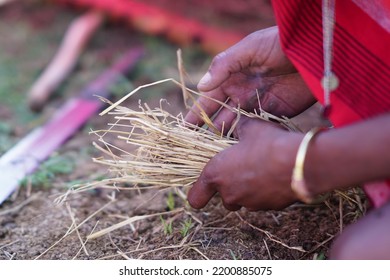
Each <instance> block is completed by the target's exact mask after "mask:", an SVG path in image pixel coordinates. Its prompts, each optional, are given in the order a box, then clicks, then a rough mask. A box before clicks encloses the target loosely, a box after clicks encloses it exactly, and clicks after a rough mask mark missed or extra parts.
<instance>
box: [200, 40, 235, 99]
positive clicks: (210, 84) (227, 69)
mask: <svg viewBox="0 0 390 280" xmlns="http://www.w3.org/2000/svg"><path fill="white" fill-rule="evenodd" d="M240 45H241V44H240V43H238V44H237V45H235V46H233V47H231V48H229V49H227V50H226V51H223V52H221V53H219V54H218V55H217V56H216V57H214V59H213V60H212V62H211V65H210V67H209V70H208V71H207V73H206V74H205V75H204V76H203V77H202V79H201V80H200V81H199V83H198V89H199V90H200V91H203V92H207V91H210V90H213V89H215V88H217V87H219V86H220V85H221V84H222V83H223V82H224V81H226V80H227V79H228V78H229V77H230V75H231V74H234V73H237V72H240V71H241V70H242V61H240V60H242V58H241V56H242V53H241V52H240V49H241V48H240Z"/></svg>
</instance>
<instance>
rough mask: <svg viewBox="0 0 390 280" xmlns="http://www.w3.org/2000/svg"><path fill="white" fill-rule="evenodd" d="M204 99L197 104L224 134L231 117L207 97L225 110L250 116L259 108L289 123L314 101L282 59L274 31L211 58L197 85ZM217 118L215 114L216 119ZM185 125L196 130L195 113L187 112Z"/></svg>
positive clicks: (256, 35) (197, 119) (198, 121)
mask: <svg viewBox="0 0 390 280" xmlns="http://www.w3.org/2000/svg"><path fill="white" fill-rule="evenodd" d="M198 89H199V91H200V92H201V93H203V94H204V95H205V96H202V97H200V98H199V99H198V103H199V104H200V106H201V107H202V109H204V110H205V112H206V114H207V115H208V116H209V117H212V116H213V115H215V116H214V120H213V122H214V125H215V126H216V128H217V129H221V128H222V123H224V128H225V131H226V130H227V129H229V128H230V126H231V123H232V122H233V120H234V118H235V114H234V113H233V112H231V111H230V110H228V109H226V108H224V109H222V110H219V109H220V105H219V104H218V103H216V102H214V101H212V100H210V99H209V98H207V97H211V98H213V99H216V100H218V101H221V102H225V101H226V100H227V99H228V98H229V101H228V105H230V106H231V107H238V106H240V108H242V109H244V110H246V111H248V112H249V111H253V109H255V108H259V102H260V104H261V107H262V109H264V110H265V111H267V112H269V113H272V114H274V115H277V116H281V115H284V116H286V117H292V116H294V115H297V114H299V113H301V112H302V111H304V110H305V109H307V108H308V107H310V106H311V105H312V104H313V103H314V102H315V99H314V97H313V96H312V95H311V93H310V91H309V89H308V88H307V87H306V85H305V83H304V82H303V80H302V78H301V77H300V75H299V74H298V73H297V71H296V69H295V68H294V66H293V65H292V64H291V62H290V61H289V60H288V59H287V57H286V56H285V55H284V53H283V51H282V49H281V47H280V44H279V34H278V29H277V27H271V28H268V29H264V30H261V31H257V32H254V33H252V34H250V35H249V36H247V37H246V38H244V39H243V40H241V41H240V42H239V43H237V44H236V45H234V46H233V47H231V48H229V49H228V50H226V51H224V52H222V53H220V54H219V55H217V56H216V57H215V58H214V59H213V61H212V63H211V65H210V68H209V70H208V72H207V73H206V74H205V76H204V77H203V78H202V79H201V81H200V82H199V84H198ZM216 113H217V114H216ZM185 119H186V121H188V122H190V123H192V124H197V125H202V124H203V122H202V119H201V117H200V114H199V108H197V106H195V105H194V106H193V107H192V108H191V110H190V112H189V113H188V114H187V116H186V118H185Z"/></svg>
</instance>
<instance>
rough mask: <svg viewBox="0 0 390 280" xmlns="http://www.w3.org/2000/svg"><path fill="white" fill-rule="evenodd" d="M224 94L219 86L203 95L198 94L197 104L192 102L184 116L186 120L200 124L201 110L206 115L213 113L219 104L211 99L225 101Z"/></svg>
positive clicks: (202, 122)
mask: <svg viewBox="0 0 390 280" xmlns="http://www.w3.org/2000/svg"><path fill="white" fill-rule="evenodd" d="M226 98H227V97H226V95H225V94H224V93H223V91H222V89H221V88H218V89H215V90H213V91H210V92H208V93H205V96H200V97H199V98H198V100H197V101H196V102H197V104H194V105H193V106H192V107H191V109H190V111H189V112H188V113H187V115H186V116H185V117H184V120H185V121H186V122H189V123H191V124H195V125H198V126H202V125H203V124H204V121H203V119H202V115H201V113H200V112H201V111H202V110H203V111H204V112H205V114H206V115H207V116H208V117H211V116H212V115H214V114H215V113H216V112H217V111H218V110H219V108H220V107H221V105H220V104H218V103H217V102H215V101H213V100H212V99H215V100H218V101H220V102H225V100H226Z"/></svg>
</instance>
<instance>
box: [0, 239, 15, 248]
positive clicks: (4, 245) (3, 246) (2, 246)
mask: <svg viewBox="0 0 390 280" xmlns="http://www.w3.org/2000/svg"><path fill="white" fill-rule="evenodd" d="M19 241H20V240H19V239H18V240H15V241H12V242H11V243H5V244H3V245H1V246H0V250H2V249H3V248H6V247H9V246H11V245H13V244H15V243H17V242H19Z"/></svg>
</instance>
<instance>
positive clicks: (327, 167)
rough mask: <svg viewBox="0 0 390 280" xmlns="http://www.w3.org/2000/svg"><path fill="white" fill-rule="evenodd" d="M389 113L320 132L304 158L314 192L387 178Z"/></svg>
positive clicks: (389, 152)
mask: <svg viewBox="0 0 390 280" xmlns="http://www.w3.org/2000/svg"><path fill="white" fill-rule="evenodd" d="M389 146H390V114H389V113H387V114H384V115H382V116H380V117H376V118H373V119H370V120H365V121H362V122H359V123H356V124H353V125H350V126H346V127H343V128H339V129H333V130H329V131H326V132H323V133H321V134H319V135H318V136H317V137H316V139H314V141H313V142H312V143H311V144H310V146H309V149H308V152H307V155H306V160H305V179H306V182H307V186H308V188H309V190H310V191H311V192H312V193H313V194H318V193H323V192H327V191H330V190H333V189H335V188H347V187H350V186H356V185H358V184H362V183H365V182H371V181H378V180H382V179H388V178H390V147H389Z"/></svg>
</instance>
